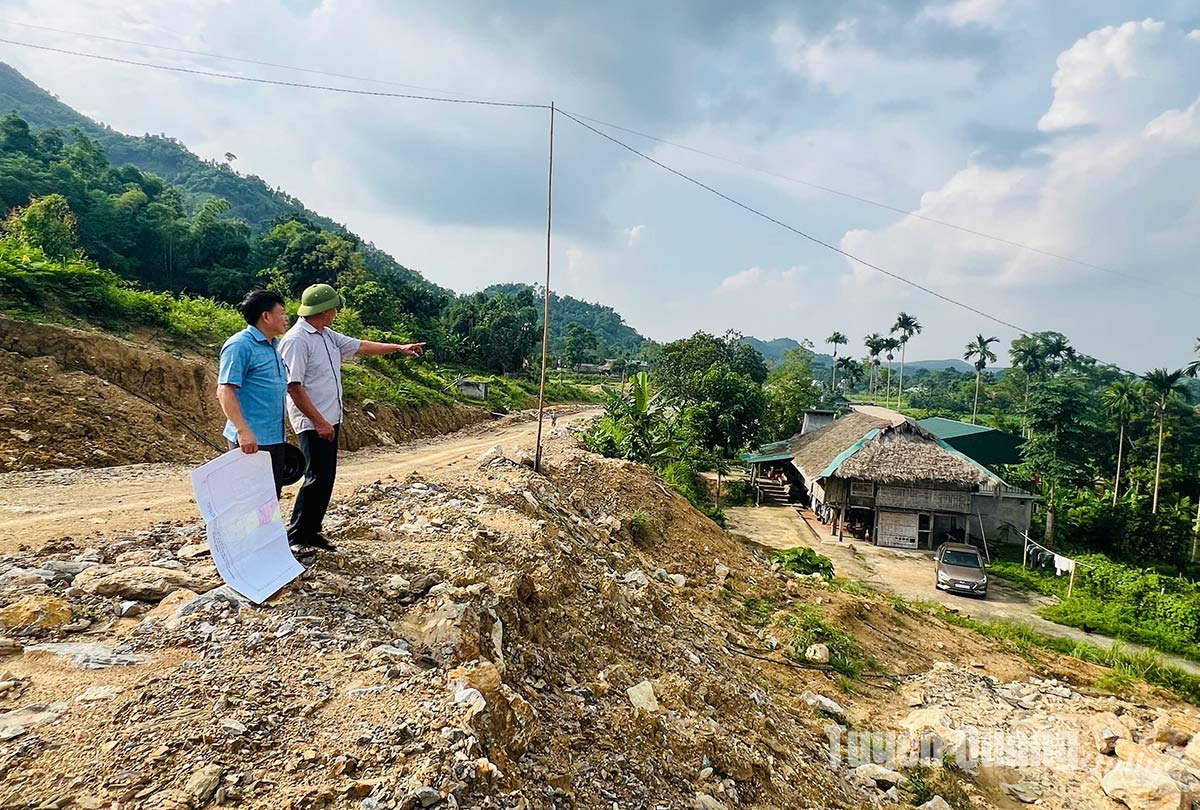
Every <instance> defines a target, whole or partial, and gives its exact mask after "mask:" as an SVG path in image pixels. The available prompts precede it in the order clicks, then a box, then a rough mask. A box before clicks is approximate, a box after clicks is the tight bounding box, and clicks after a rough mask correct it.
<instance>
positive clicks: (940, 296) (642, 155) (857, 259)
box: [558, 110, 1032, 334]
mask: <svg viewBox="0 0 1200 810" xmlns="http://www.w3.org/2000/svg"><path fill="white" fill-rule="evenodd" d="M558 112H559V114H561V115H565V116H566V117H567V118H570V119H571V120H572V121H574V122H575V123H576V124H578V125H579V126H581V127H583V128H584V129H587V130H591V131H592V132H594V133H596V134H597V135H599V136H600V137H601V138H604V139H605V140H609V141H612V142H613V143H615V144H616V145H617V146H619V147H621V148H622V149H626V150H628V151H630V152H632V153H633V154H635V155H637V156H638V157H640V158H642V159H643V160H647V161H649V162H650V163H653V164H654V165H655V166H658V167H659V168H660V169H665V170H666V171H668V172H670V173H671V174H673V175H675V176H676V177H679V178H682V179H683V180H686V181H687V182H689V183H691V184H692V185H695V186H699V187H700V188H702V189H704V190H705V191H707V192H708V193H710V194H714V195H716V196H717V197H720V198H721V199H722V200H725V201H726V202H728V203H732V204H733V205H736V206H737V207H738V208H742V209H744V210H746V211H749V212H750V213H751V214H754V216H756V217H759V218H760V219H765V220H766V221H767V222H770V223H773V224H775V225H778V226H779V227H781V228H783V229H785V230H788V231H791V232H792V233H794V234H796V235H797V236H801V237H803V238H805V239H807V240H808V241H810V242H813V243H814V244H817V245H820V246H821V247H823V248H826V249H828V250H832V251H833V252H834V253H838V254H841V255H842V256H845V257H846V258H847V259H850V260H851V261H853V262H856V263H858V264H861V265H862V266H863V267H866V268H869V269H871V270H874V271H875V272H877V273H882V274H883V275H885V276H887V277H889V278H892V279H895V280H896V281H899V282H900V283H902V284H907V285H908V286H910V287H913V288H915V289H917V290H920V291H921V292H923V293H927V294H928V295H932V296H933V297H935V298H938V299H941V300H942V301H945V302H946V303H948V304H953V305H954V306H956V307H961V308H962V309H965V310H967V311H968V312H972V313H974V314H976V315H979V316H980V317H983V318H987V319H988V320H989V321H993V322H995V323H998V324H1000V325H1001V326H1006V327H1008V328H1009V329H1015V330H1016V331H1018V332H1020V333H1022V334H1028V333H1029V332H1030V331H1032V330H1029V329H1025V328H1023V327H1020V326H1017V325H1016V324H1015V323H1011V322H1009V321H1006V320H1004V319H1003V318H998V317H996V316H995V315H990V314H988V313H987V312H984V311H983V310H981V309H977V308H976V307H973V306H971V305H970V304H967V303H964V302H962V301H959V300H957V299H955V298H951V297H950V296H948V295H944V294H943V293H940V292H938V291H937V290H935V289H933V288H931V287H926V286H925V285H924V284H920V283H918V282H916V281H913V280H912V279H910V278H906V277H904V276H902V275H900V274H899V273H893V272H892V271H891V270H888V269H886V268H883V267H880V266H879V265H877V264H874V263H873V262H869V261H867V260H866V259H863V258H861V257H859V256H855V255H854V254H853V253H850V252H848V251H845V250H842V249H841V248H840V247H838V246H837V245H834V244H832V243H830V242H826V241H825V240H823V239H819V238H817V237H815V236H813V235H812V234H809V233H805V232H804V231H802V230H800V229H799V228H797V227H795V226H793V225H789V224H787V223H786V222H783V221H782V220H779V219H776V218H775V217H773V216H771V215H770V214H767V213H764V212H763V211H760V210H759V209H757V208H755V207H754V206H752V205H747V204H746V203H744V202H742V201H741V200H738V199H735V198H733V197H730V196H729V195H728V194H726V193H725V192H723V191H719V190H717V189H715V188H713V187H712V186H710V185H708V184H707V183H705V182H703V181H701V180H697V179H696V178H694V177H692V176H691V175H689V174H685V173H683V172H681V171H679V170H678V169H676V168H674V167H672V166H668V165H667V164H665V163H663V162H662V161H660V160H656V159H655V158H652V157H651V156H650V155H647V154H646V153H645V152H642V151H640V150H638V149H636V148H635V147H632V146H630V145H629V144H627V143H625V142H624V141H622V140H620V139H618V138H614V137H613V136H612V135H609V134H608V133H607V132H604V131H603V130H599V129H597V128H596V127H594V126H592V125H591V124H588V123H585V122H583V121H581V120H579V119H578V118H576V117H575V116H574V115H572V114H571V113H569V112H566V111H564V110H559V111H558Z"/></svg>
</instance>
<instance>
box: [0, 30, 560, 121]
mask: <svg viewBox="0 0 1200 810" xmlns="http://www.w3.org/2000/svg"><path fill="white" fill-rule="evenodd" d="M0 43H4V44H6V45H17V46H19V47H22V48H32V49H33V50H38V51H49V52H51V53H60V54H65V55H67V56H81V57H84V58H86V59H97V60H99V61H102V62H115V63H116V64H120V65H133V66H136V67H144V68H152V69H154V70H163V71H168V72H171V73H186V74H189V75H193V76H208V77H209V78H213V79H230V80H233V81H240V82H250V83H253V84H266V85H274V86H277V87H297V88H303V89H306V90H325V91H329V92H333V93H348V94H350V95H355V96H375V97H379V98H405V99H410V100H415V101H440V102H443V103H446V104H476V105H479V106H483V107H519V108H524V109H529V110H548V109H550V105H549V104H533V103H525V102H517V101H488V100H486V99H478V98H445V97H442V96H426V95H417V94H413V93H389V92H385V91H382V90H356V89H354V88H351V87H335V86H333V85H326V84H309V83H306V82H289V81H284V80H282V79H264V78H260V77H257V76H242V75H239V74H236V73H220V72H217V71H213V70H200V69H198V68H185V67H178V66H175V65H160V64H158V63H155V62H142V61H139V60H136V59H121V58H119V57H116V56H103V55H101V54H96V53H85V52H84V51H73V50H70V49H68V48H54V47H51V46H49V45H36V44H34V43H31V42H19V41H17V40H15V39H3V38H0Z"/></svg>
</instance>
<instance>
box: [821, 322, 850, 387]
mask: <svg viewBox="0 0 1200 810" xmlns="http://www.w3.org/2000/svg"><path fill="white" fill-rule="evenodd" d="M825 342H826V343H832V344H833V382H831V383H830V384H829V396H830V397H835V396H837V347H838V346H845V345H846V344H847V343H849V342H850V338H848V337H846V336H845V335H843V334H842V333H841V332H834V333H833V334H832V335H830V336H829V337H827V338H825Z"/></svg>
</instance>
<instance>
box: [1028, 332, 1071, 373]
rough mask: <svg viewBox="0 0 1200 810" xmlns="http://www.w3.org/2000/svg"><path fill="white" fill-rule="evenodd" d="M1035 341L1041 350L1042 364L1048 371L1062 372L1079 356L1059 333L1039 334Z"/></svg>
mask: <svg viewBox="0 0 1200 810" xmlns="http://www.w3.org/2000/svg"><path fill="white" fill-rule="evenodd" d="M1037 341H1038V343H1039V344H1040V346H1041V350H1042V363H1043V365H1044V366H1045V368H1046V369H1048V370H1049V371H1052V372H1054V371H1062V370H1063V367H1064V366H1066V365H1067V364H1068V363H1070V362H1071V361H1072V360H1074V359H1075V358H1076V357H1078V356H1079V354H1078V352H1076V351H1075V347H1073V346H1072V345H1071V342H1070V341H1069V340H1067V337H1066V335H1064V334H1062V333H1061V332H1039V333H1038V334H1037Z"/></svg>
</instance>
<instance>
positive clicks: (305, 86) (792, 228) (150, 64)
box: [0, 23, 1193, 376]
mask: <svg viewBox="0 0 1200 810" xmlns="http://www.w3.org/2000/svg"><path fill="white" fill-rule="evenodd" d="M17 24H18V25H23V23H17ZM31 27H38V26H31ZM48 30H56V31H57V30H60V29H48ZM64 33H73V32H64ZM93 36H98V35H93ZM109 39H111V38H109ZM117 41H122V42H126V43H127V44H142V43H133V42H130V41H125V40H117ZM0 43H3V44H8V45H16V46H18V47H23V48H30V49H33V50H41V51H49V52H52V53H60V54H65V55H68V56H78V57H83V58H87V59H95V60H99V61H104V62H112V63H116V64H124V65H132V66H135V67H144V68H150V69H153V70H161V71H167V72H172V73H184V74H189V75H196V76H206V77H210V78H218V79H228V80H233V81H243V82H249V83H253V84H265V85H274V86H280V87H294V88H301V89H307V90H320V91H327V92H336V93H346V94H350V95H360V96H372V97H379V98H400V99H410V100H418V101H435V102H443V103H450V104H474V105H480V106H489V107H510V108H523V109H539V110H550V111H551V114H552V115H553V114H554V113H559V114H561V115H564V116H566V117H567V118H569V119H571V120H572V121H574V122H575V123H576V124H578V125H579V126H581V127H583V128H584V129H587V130H589V131H591V132H593V133H594V134H596V135H599V136H600V137H601V138H604V139H605V140H608V141H611V142H612V143H614V144H616V145H617V146H620V147H621V148H622V149H625V150H627V151H629V152H631V153H632V154H634V155H636V156H637V157H640V158H642V159H643V160H646V161H648V162H650V163H653V164H654V165H656V166H658V167H659V168H661V169H663V170H665V171H667V172H670V173H671V174H674V175H676V176H677V177H679V178H681V179H683V180H685V181H687V182H689V183H691V184H693V185H695V186H698V187H699V188H702V189H704V190H705V191H707V192H709V193H710V194H713V195H715V196H717V197H719V198H721V199H723V200H725V201H726V202H728V203H730V204H732V205H735V206H737V207H739V208H742V209H744V210H745V211H747V212H749V213H751V214H753V215H754V216H757V217H759V218H761V219H764V220H766V221H768V222H770V223H772V224H774V225H777V226H779V227H781V228H783V229H785V230H787V231H790V232H792V233H794V234H796V235H797V236H800V237H802V238H804V239H806V240H808V241H810V242H813V243H814V244H817V245H819V246H821V247H824V248H826V249H827V250H830V251H833V252H834V253H837V254H839V255H841V256H844V257H845V258H847V259H849V260H851V261H853V262H855V263H857V264H860V265H862V266H864V267H866V268H868V269H870V270H873V271H875V272H877V273H880V274H882V275H884V276H887V277H889V278H891V279H893V280H895V281H898V282H900V283H902V284H905V285H907V286H910V287H912V288H914V289H916V290H919V291H921V292H924V293H926V294H927V295H930V296H932V297H934V298H937V299H939V300H941V301H944V302H946V303H948V304H951V305H952V306H956V307H959V308H960V309H964V310H967V311H968V312H971V313H973V314H975V315H978V316H980V317H982V318H985V319H987V320H989V321H992V322H994V323H997V324H999V325H1001V326H1004V327H1007V328H1009V329H1013V330H1015V331H1016V332H1019V333H1021V334H1024V335H1028V334H1032V333H1033V331H1034V330H1030V329H1026V328H1024V327H1021V326H1018V325H1017V324H1014V323H1012V322H1010V321H1007V320H1004V319H1003V318H1000V317H997V316H995V315H991V314H989V313H987V312H985V311H983V310H981V309H978V308H977V307H974V306H972V305H970V304H967V303H965V302H963V301H959V300H957V299H955V298H952V297H950V296H948V295H945V294H944V293H941V292H938V291H937V290H935V289H933V288H931V287H928V286H925V285H923V284H920V283H919V282H916V281H913V280H911V279H909V278H907V277H905V276H902V275H900V274H899V273H895V272H893V271H891V270H888V269H886V268H884V267H881V266H879V265H877V264H875V263H873V262H870V261H867V260H866V259H863V258H861V257H859V256H856V255H854V254H852V253H850V252H848V251H845V250H843V249H842V248H840V247H838V246H837V245H834V244H832V243H830V242H826V241H824V240H822V239H819V238H818V237H815V236H813V235H811V234H808V233H806V232H804V231H802V230H800V229H799V228H796V227H795V226H792V225H789V224H788V223H786V222H783V221H782V220H779V219H777V218H775V217H773V216H771V215H769V214H767V213H765V212H763V211H761V210H759V209H757V208H755V207H753V206H751V205H748V204H747V203H744V202H742V201H740V200H738V199H735V198H734V197H731V196H729V195H728V194H725V193H724V192H722V191H720V190H718V189H716V188H714V187H712V186H710V185H708V184H707V183H704V182H702V181H700V180H697V179H696V178H694V177H692V176H690V175H688V174H686V173H684V172H682V171H680V170H678V169H676V168H674V167H672V166H669V165H667V164H665V163H663V162H662V161H660V160H657V159H655V158H653V157H651V156H650V155H648V154H646V153H645V152H642V151H640V150H638V149H636V148H635V147H633V146H630V145H629V144H627V143H625V142H624V141H622V140H620V139H618V138H616V137H614V136H612V135H610V134H608V133H607V132H604V131H602V130H600V129H597V128H596V127H594V126H591V125H590V124H588V123H585V120H581V119H586V120H589V121H594V122H596V123H597V124H600V125H601V126H608V127H612V128H615V129H620V130H623V131H627V132H630V133H632V134H635V135H638V136H640V137H645V138H649V139H651V140H655V141H659V142H661V143H664V144H667V145H670V146H675V147H678V148H681V149H686V150H689V151H692V152H696V153H697V154H701V155H705V156H707V157H712V158H715V159H717V160H722V161H726V162H730V163H734V164H736V165H741V166H743V167H744V168H747V169H751V170H753V171H758V172H762V173H765V174H772V173H771V172H765V171H764V170H761V169H757V168H754V167H751V166H745V165H744V164H740V163H739V162H738V161H734V160H732V159H729V158H723V157H721V156H718V155H712V154H710V153H707V152H704V151H702V150H699V149H695V148H693V147H689V146H686V145H683V144H674V143H671V142H670V141H666V140H664V139H661V138H657V137H655V136H652V135H647V134H645V133H641V132H638V131H636V130H633V129H629V128H626V127H621V126H619V125H617V124H611V123H607V122H603V121H600V120H599V119H595V118H590V117H589V116H585V115H581V114H572V113H570V112H567V111H565V110H563V109H562V108H556V107H553V106H552V105H550V104H536V103H532V102H513V101H496V100H491V99H481V98H445V97H442V96H430V95H419V94H413V93H390V92H383V91H373V90H358V89H354V88H347V87H336V86H330V85H319V84H310V83H305V82H289V81H283V80H278V79H265V78H259V77H253V76H243V75H239V74H233V73H221V72H217V71H209V70H200V69H196V68H184V67H177V66H174V65H162V64H157V63H153V62H144V61H140V60H134V59H122V58H118V57H113V56H104V55H101V54H94V53H86V52H83V51H74V50H70V49H67V48H55V47H51V46H48V45H38V44H34V43H28V42H21V41H18V40H11V39H5V38H0ZM151 47H165V46H151ZM170 50H181V51H183V49H170ZM184 52H187V51H184ZM194 53H198V52H194ZM199 55H203V54H199ZM212 56H214V57H215V58H222V59H234V58H235V57H221V56H217V55H212ZM238 61H245V62H252V63H255V64H263V65H269V66H275V67H281V68H285V69H290V70H305V69H304V68H295V67H291V66H286V65H273V64H272V63H265V62H254V60H238ZM308 72H312V73H324V71H317V70H311V71H308ZM329 75H338V74H329ZM345 78H351V79H354V80H356V81H376V80H373V79H362V78H359V77H351V76H345ZM393 84H395V83H393ZM402 86H403V85H402ZM440 92H447V93H448V92H451V91H440ZM577 115H578V117H577ZM774 176H777V177H779V178H780V179H784V180H790V181H792V182H796V183H801V184H804V185H810V186H812V187H813V188H817V189H820V190H823V191H829V192H831V193H834V194H838V195H841V196H845V197H848V198H851V199H856V200H860V201H862V202H865V203H869V204H871V205H877V206H880V207H882V208H887V209H888V210H891V211H895V212H897V213H900V214H904V215H906V216H915V217H917V218H919V219H927V220H928V221H930V222H934V223H937V224H940V225H947V226H948V227H952V228H957V229H959V230H963V231H965V232H968V233H973V234H975V235H978V236H983V237H986V238H990V239H997V240H998V241H1002V242H1008V240H1004V239H1003V238H1001V237H993V236H991V235H989V234H986V233H983V232H976V231H972V230H970V229H967V228H962V227H961V226H956V225H953V224H951V223H946V222H942V221H940V220H934V219H931V218H928V217H924V216H922V215H918V214H915V213H912V212H907V211H904V210H903V209H899V208H893V207H891V206H888V205H886V204H884V203H876V202H874V201H872V200H869V199H867V198H864V197H858V196H857V195H853V194H849V193H847V192H841V191H838V190H836V189H831V188H828V187H825V186H819V185H816V184H812V183H807V182H806V181H803V180H796V179H794V178H789V177H786V176H784V175H774ZM1008 243H1009V244H1011V245H1013V246H1015V247H1021V248H1025V249H1028V250H1033V251H1035V252H1039V253H1045V255H1047V256H1051V257H1054V258H1060V259H1063V260H1065V261H1070V262H1075V263H1078V264H1082V265H1084V266H1092V265H1089V264H1088V263H1086V262H1080V261H1079V260H1075V259H1072V258H1070V257H1065V256H1059V255H1057V254H1053V253H1048V252H1045V251H1041V250H1038V249H1036V248H1031V247H1028V246H1026V245H1022V244H1020V243H1017V242H1008ZM1092 267H1093V269H1097V270H1101V271H1105V272H1113V273H1116V274H1117V275H1124V274H1121V273H1117V271H1108V270H1107V269H1106V268H1103V267H1100V266H1099V265H1095V266H1092ZM1129 277H1130V278H1133V279H1136V280H1140V279H1137V277H1136V276H1129ZM1181 292H1185V291H1181ZM1187 294H1189V295H1191V294H1193V293H1187ZM1106 365H1109V366H1111V367H1112V368H1114V369H1117V370H1118V371H1122V372H1124V373H1126V374H1133V375H1134V376H1138V375H1136V374H1135V373H1134V372H1130V371H1127V370H1125V369H1123V368H1121V367H1120V366H1117V365H1115V364H1106Z"/></svg>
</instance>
